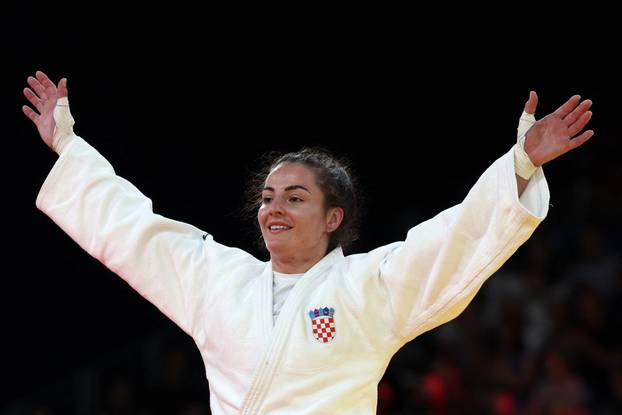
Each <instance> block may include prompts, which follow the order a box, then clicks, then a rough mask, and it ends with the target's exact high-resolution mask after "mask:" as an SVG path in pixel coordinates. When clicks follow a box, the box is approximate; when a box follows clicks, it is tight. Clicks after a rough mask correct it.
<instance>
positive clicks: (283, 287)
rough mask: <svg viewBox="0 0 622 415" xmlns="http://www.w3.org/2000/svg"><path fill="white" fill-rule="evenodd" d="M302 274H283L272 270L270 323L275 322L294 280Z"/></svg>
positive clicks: (294, 282)
mask: <svg viewBox="0 0 622 415" xmlns="http://www.w3.org/2000/svg"><path fill="white" fill-rule="evenodd" d="M303 275H304V274H283V273H281V272H276V271H274V276H273V278H272V324H274V323H276V318H277V317H278V316H279V313H280V312H281V308H283V304H285V300H286V299H287V297H288V296H289V293H290V292H291V290H292V288H294V285H296V282H297V281H298V280H299V279H300V277H302V276H303Z"/></svg>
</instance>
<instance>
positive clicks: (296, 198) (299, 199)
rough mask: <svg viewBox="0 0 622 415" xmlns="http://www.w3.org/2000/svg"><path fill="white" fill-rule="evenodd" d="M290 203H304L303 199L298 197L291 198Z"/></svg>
mask: <svg viewBox="0 0 622 415" xmlns="http://www.w3.org/2000/svg"><path fill="white" fill-rule="evenodd" d="M289 201H290V202H302V199H301V198H299V197H298V196H290V197H289Z"/></svg>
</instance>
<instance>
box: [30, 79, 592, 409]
mask: <svg viewBox="0 0 622 415" xmlns="http://www.w3.org/2000/svg"><path fill="white" fill-rule="evenodd" d="M27 82H28V85H29V88H26V89H25V90H24V95H25V96H26V98H27V99H28V101H29V102H30V104H31V105H32V108H31V107H29V106H24V107H23V110H24V113H25V114H26V115H27V116H28V117H29V118H30V120H32V122H33V123H34V124H35V125H36V127H37V129H38V132H39V134H40V136H41V138H42V139H43V141H44V142H45V144H47V145H48V146H49V147H51V148H52V149H53V150H54V151H55V152H57V153H58V154H59V157H58V160H57V161H56V163H55V164H54V166H53V168H52V170H51V171H50V173H49V175H48V177H47V178H46V180H45V182H44V183H43V185H42V187H41V190H40V192H39V194H38V196H37V200H36V205H37V207H38V208H39V209H40V210H41V211H43V212H44V213H45V214H46V215H48V216H49V217H50V218H51V219H52V220H53V221H54V222H55V223H57V224H58V226H60V227H61V228H62V229H63V230H64V231H65V232H66V233H67V234H68V235H70V236H71V237H72V238H73V239H74V240H75V241H76V242H77V243H78V244H79V245H80V246H81V247H82V248H83V249H85V250H86V251H87V252H88V253H89V254H90V255H92V256H93V257H95V258H97V259H98V260H99V261H101V262H102V263H103V264H105V265H106V266H107V267H108V268H109V269H110V270H112V271H113V272H114V273H116V274H118V275H119V276H121V278H123V279H124V280H125V281H127V283H128V284H129V285H131V286H132V287H133V288H134V289H135V290H136V291H138V292H139V293H140V294H141V295H142V296H144V297H145V298H147V299H148V300H149V301H151V302H152V303H153V304H154V305H155V306H157V307H158V308H159V309H160V310H161V311H162V312H163V313H164V314H165V315H166V316H168V317H169V318H170V319H172V320H173V321H174V322H175V323H176V324H177V325H179V327H181V329H182V330H184V331H185V332H186V333H188V334H189V335H190V336H192V338H193V339H194V341H195V342H196V345H197V347H198V348H199V350H200V352H201V355H202V357H203V360H204V362H205V369H206V375H207V379H208V380H209V385H210V392H211V396H210V399H211V403H210V405H211V409H212V412H213V413H214V414H238V413H242V414H268V413H269V414H329V413H330V414H374V413H375V412H376V390H377V384H378V381H379V380H380V379H381V378H382V376H383V373H384V371H385V369H386V367H387V365H388V364H389V361H390V359H391V357H392V356H393V354H394V353H395V352H396V351H397V350H398V349H399V348H400V347H402V346H403V345H404V344H405V343H406V342H409V341H410V340H412V339H414V338H415V337H417V336H418V335H420V334H422V333H423V332H425V331H427V330H430V329H432V328H434V327H436V326H438V325H440V324H443V323H445V322H447V321H449V320H451V319H453V318H454V317H456V316H457V315H458V314H460V313H461V312H462V311H463V310H464V308H465V307H466V306H467V304H468V303H469V302H470V301H471V300H472V298H473V297H474V296H475V294H476V293H477V291H478V290H479V288H480V287H481V286H482V284H483V283H484V281H485V280H486V279H487V278H488V277H489V276H490V275H491V274H493V273H494V272H495V271H496V270H497V269H499V267H500V266H501V265H502V264H503V263H504V262H505V261H506V260H507V259H508V258H509V257H510V256H511V255H512V254H513V253H514V252H515V251H516V250H517V249H518V247H519V246H520V245H521V244H523V243H524V242H525V241H526V240H527V239H528V238H529V237H530V235H531V234H532V233H533V232H534V230H535V229H536V227H537V226H538V225H539V223H540V222H541V221H542V220H543V219H544V218H545V217H546V215H547V212H548V204H549V191H548V187H547V183H546V180H545V177H544V173H543V171H542V165H544V164H545V163H547V162H549V161H551V160H554V159H555V158H557V157H559V156H560V155H562V154H564V153H566V152H568V151H570V150H573V149H575V148H577V147H579V146H580V145H582V144H583V143H584V142H586V141H587V140H588V139H589V138H590V137H591V136H592V135H593V131H591V130H588V131H583V130H584V127H585V126H586V124H587V123H588V121H589V119H590V117H591V112H590V111H589V108H590V105H591V102H590V101H589V100H583V101H582V100H581V99H580V97H579V96H573V97H572V98H570V99H569V100H568V101H567V102H566V103H564V104H563V105H562V106H561V107H559V109H557V110H556V111H555V112H553V113H551V114H549V115H548V116H546V117H544V118H542V119H540V120H538V121H536V120H535V118H534V117H533V114H534V113H535V109H536V104H537V96H536V94H535V93H534V92H532V93H531V94H530V97H529V100H528V101H527V103H526V104H525V112H524V113H523V115H522V117H521V120H520V122H519V128H518V142H517V143H516V144H514V145H513V146H511V148H508V151H507V152H506V153H505V154H502V155H501V156H500V157H499V158H498V159H497V160H496V161H495V162H494V163H492V165H491V166H490V167H489V168H488V169H486V171H485V172H484V173H483V174H482V175H481V176H480V178H479V179H478V180H477V182H476V183H475V184H474V186H473V187H472V188H471V189H470V191H469V192H468V194H467V196H466V197H465V199H464V200H463V201H462V202H461V203H460V204H458V205H456V206H453V207H450V208H448V209H447V210H444V211H442V212H440V213H439V214H438V215H436V216H435V217H433V218H431V219H429V220H427V221H425V222H423V223H421V224H419V225H417V226H415V227H414V228H412V229H410V231H409V232H408V234H407V235H406V238H405V240H404V241H400V242H395V243H392V244H389V245H386V246H381V247H379V248H377V249H375V250H373V251H371V252H368V253H364V254H357V255H349V256H344V254H343V251H342V246H344V245H345V244H346V243H348V242H349V240H350V239H351V236H352V235H353V234H354V233H355V228H354V224H355V222H356V221H355V219H356V198H355V195H356V192H355V189H354V188H353V184H352V180H351V179H350V177H349V175H348V172H347V170H346V169H345V168H344V167H343V166H342V165H340V164H339V163H338V162H336V161H334V160H333V159H332V158H330V156H328V155H326V154H323V153H319V152H314V151H308V150H305V151H301V152H299V153H290V154H287V155H285V156H283V157H282V158H281V159H279V160H276V161H275V163H274V164H273V165H272V166H271V167H270V169H269V171H268V172H267V175H266V177H265V179H264V180H263V183H262V187H261V189H259V190H258V194H259V195H260V197H259V198H258V202H257V212H258V213H257V219H258V222H259V227H260V229H261V233H262V236H263V240H264V242H265V245H266V247H267V250H268V252H269V254H270V260H269V261H268V262H263V261H260V260H258V259H256V258H254V257H253V256H251V255H250V254H248V253H246V252H244V251H242V250H240V249H236V248H230V247H227V246H223V245H221V244H219V243H218V242H216V241H214V239H213V238H212V236H211V235H210V234H209V233H207V232H204V231H203V230H201V229H198V228H196V227H194V226H191V225H189V224H186V223H182V222H178V221H175V220H171V219H168V218H165V217H162V216H160V215H158V214H155V213H154V212H153V211H152V207H151V200H150V199H149V198H147V197H146V196H144V195H143V194H142V193H141V192H140V191H139V190H138V189H136V188H135V187H134V186H133V185H132V184H131V183H130V182H128V181H127V180H125V179H123V178H121V177H119V176H117V175H116V174H115V172H114V170H113V168H112V166H111V165H110V164H109V163H108V161H107V160H106V159H105V158H104V157H102V155H101V154H99V153H98V152H97V151H96V150H95V149H94V148H93V147H92V146H91V145H89V144H88V143H87V142H86V141H85V140H83V139H82V138H81V137H79V136H77V135H76V134H75V133H74V132H73V124H74V120H73V118H72V116H71V114H70V111H69V104H68V99H67V95H68V93H67V84H66V82H67V81H66V80H65V79H61V80H60V82H59V83H58V84H57V85H55V84H54V83H53V82H52V81H51V80H50V79H49V78H48V77H47V76H46V75H45V74H43V73H42V72H37V73H36V74H35V76H34V77H29V78H28V80H27Z"/></svg>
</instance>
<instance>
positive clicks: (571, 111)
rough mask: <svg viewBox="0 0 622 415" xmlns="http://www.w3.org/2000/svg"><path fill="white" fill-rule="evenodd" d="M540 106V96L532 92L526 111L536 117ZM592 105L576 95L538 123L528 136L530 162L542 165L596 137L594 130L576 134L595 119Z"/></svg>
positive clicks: (526, 149)
mask: <svg viewBox="0 0 622 415" xmlns="http://www.w3.org/2000/svg"><path fill="white" fill-rule="evenodd" d="M537 105H538V95H537V94H536V93H535V92H534V91H531V93H530V94H529V100H528V101H527V103H526V104H525V112H526V113H528V114H535V112H536V106H537ZM591 106H592V101H590V100H589V99H586V100H584V101H581V97H580V96H579V95H574V96H573V97H571V98H570V99H569V100H568V101H566V103H564V104H563V105H562V106H561V107H559V108H558V109H557V110H555V111H554V112H552V113H551V114H549V115H547V116H546V117H544V118H542V119H540V120H538V121H536V122H535V124H534V125H533V126H532V127H531V128H530V129H529V131H527V135H526V137H525V152H526V153H527V155H528V156H529V158H530V159H531V162H532V163H533V164H534V165H535V166H541V165H543V164H544V163H547V162H549V161H551V160H553V159H556V158H557V157H559V156H561V155H562V154H564V153H567V152H568V151H570V150H574V149H575V148H577V147H579V146H580V145H582V144H583V143H585V142H586V141H587V140H589V139H590V138H591V137H592V136H593V135H594V131H593V130H587V131H584V132H583V133H582V134H581V135H577V134H579V133H580V132H581V130H583V128H584V127H585V126H586V125H587V123H588V122H589V121H590V118H592V111H588V110H589V108H590V107H591Z"/></svg>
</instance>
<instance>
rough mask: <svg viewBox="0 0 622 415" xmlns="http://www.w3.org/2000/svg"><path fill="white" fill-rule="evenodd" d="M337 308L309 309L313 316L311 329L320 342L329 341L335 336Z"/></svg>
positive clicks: (310, 315) (310, 314)
mask: <svg viewBox="0 0 622 415" xmlns="http://www.w3.org/2000/svg"><path fill="white" fill-rule="evenodd" d="M334 315H335V309H334V308H332V307H331V308H328V307H324V308H316V309H314V310H311V311H309V317H311V330H312V331H313V337H314V338H315V340H317V341H319V342H320V343H328V342H330V341H332V340H333V339H334V338H335V334H336V328H335V317H334Z"/></svg>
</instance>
